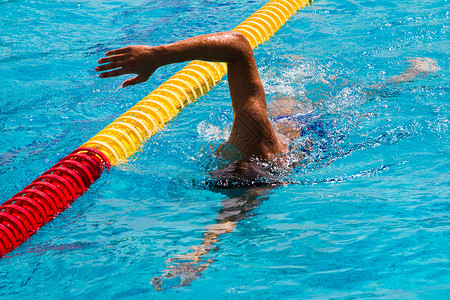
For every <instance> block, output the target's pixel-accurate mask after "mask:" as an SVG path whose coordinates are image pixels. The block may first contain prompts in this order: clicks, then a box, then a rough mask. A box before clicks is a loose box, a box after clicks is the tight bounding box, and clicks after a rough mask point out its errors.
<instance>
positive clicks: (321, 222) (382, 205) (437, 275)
mask: <svg viewBox="0 0 450 300" xmlns="http://www.w3.org/2000/svg"><path fill="white" fill-rule="evenodd" d="M447 2H448V1H430V0H428V1H418V0H407V1H405V0H403V1H399V0H396V1H383V0H381V1H369V0H361V1H353V0H347V1H345V0H344V1H342V0H329V1H325V0H324V1H316V3H315V4H314V5H313V6H311V7H308V8H306V9H304V10H302V11H301V12H299V13H298V14H296V15H295V16H294V17H293V18H292V19H291V20H290V21H289V22H288V23H287V24H286V25H285V26H284V27H283V28H282V29H281V30H280V31H279V32H278V33H277V34H276V35H275V36H274V37H273V38H272V39H271V40H270V41H269V42H267V43H266V44H264V45H262V46H260V47H259V48H258V49H257V50H256V51H255V55H256V60H257V63H258V66H259V68H260V70H261V77H262V79H263V82H264V86H265V89H266V91H267V94H268V100H269V101H274V100H275V99H276V98H277V97H280V96H288V97H294V98H296V99H298V100H299V101H300V102H302V103H303V104H305V105H306V104H312V105H314V106H315V107H316V110H317V111H318V112H320V113H321V114H323V117H322V122H323V123H322V124H323V127H324V130H325V131H326V135H323V134H321V133H320V131H318V130H311V131H309V132H307V133H306V134H305V136H304V137H303V138H302V139H303V140H306V139H311V140H312V150H311V153H310V155H309V157H308V158H307V159H305V160H304V161H303V162H302V164H301V165H300V166H298V167H296V168H294V169H293V170H291V171H289V172H287V173H286V174H284V175H283V176H285V177H288V178H289V179H291V180H293V181H296V182H297V184H292V185H286V186H282V187H277V188H274V189H272V190H261V189H259V190H257V189H253V190H250V191H242V190H235V191H229V192H228V193H227V194H226V193H223V192H219V191H215V190H208V189H204V188H201V185H199V184H197V183H198V182H201V181H202V180H203V179H204V177H205V173H206V172H207V171H210V170H211V169H213V168H214V167H215V166H216V165H217V163H216V162H215V161H214V160H213V159H212V158H211V153H212V150H211V149H212V148H214V147H215V146H216V145H217V144H218V143H220V142H221V141H223V139H224V138H225V136H226V133H227V131H229V129H230V124H231V122H232V112H231V106H230V103H229V102H230V101H229V95H228V88H227V85H226V81H224V82H222V83H221V84H219V86H217V87H216V88H215V89H214V90H213V91H212V92H210V93H209V94H208V95H206V96H205V97H204V98H202V99H201V100H199V101H198V102H196V103H195V104H192V105H191V106H189V107H188V108H186V109H185V110H184V111H183V112H181V113H180V114H179V115H178V117H177V118H176V119H175V120H173V121H172V122H171V123H170V124H169V125H168V126H167V128H166V129H165V130H164V131H162V132H160V133H158V134H157V135H155V136H154V137H152V138H151V140H149V141H148V143H147V144H146V145H145V147H144V148H143V150H142V151H141V152H140V153H138V154H137V155H136V156H135V157H134V158H133V160H132V161H130V162H129V163H128V164H126V165H124V166H122V167H118V168H114V169H113V170H112V171H111V172H109V173H108V174H104V175H103V176H102V178H101V179H100V180H98V181H97V182H96V183H95V184H94V185H93V186H92V187H91V190H90V191H88V192H87V193H86V194H85V195H83V196H82V197H80V198H79V199H78V200H77V201H76V202H75V203H74V204H73V206H72V207H71V208H69V209H67V210H66V211H65V212H63V213H62V214H61V215H60V216H58V217H57V218H56V219H55V220H53V221H52V222H51V223H49V224H47V225H46V226H44V227H43V228H42V229H41V230H40V231H39V232H38V233H37V234H35V235H34V236H33V237H32V238H31V239H30V240H29V241H28V242H26V243H25V244H24V245H22V246H21V247H19V248H18V249H16V250H14V251H13V252H11V253H10V254H8V255H7V256H5V257H3V258H2V259H0V278H1V281H0V298H4V299H27V298H38V299H40V298H44V297H49V298H54V299H59V298H78V299H80V298H101V299H103V298H106V299H115V298H130V299H134V298H143V297H147V298H150V299H152V298H162V299H174V298H176V299H178V298H180V299H209V298H212V299H222V298H231V299H235V298H243V299H253V298H255V299H273V298H283V299H299V298H306V299H316V298H318V299H328V298H338V299H354V298H357V299H359V298H364V299H367V298H382V299H446V298H449V290H450V284H449V282H450V276H449V275H448V274H449V272H448V270H449V267H450V264H449V259H450V258H449V254H448V253H450V251H449V250H450V244H449V236H450V235H449V225H450V221H449V204H448V196H449V191H450V187H449V183H448V182H449V170H450V164H449V160H448V157H449V156H450V153H449V152H450V149H449V142H448V140H449V108H450V107H449V102H448V100H449V86H450V84H449V80H448V77H449V54H450V53H449V48H450V45H449V25H448V24H449V12H448V4H447ZM264 3H265V1H259V0H258V1H245V2H244V1H217V0H214V1H187V0H184V1H183V0H180V1H175V0H172V1H162V0H156V1H121V2H118V1H117V2H116V1H102V2H99V1H77V2H70V1H59V2H56V1H55V2H50V1H0V11H1V14H0V28H1V34H0V72H1V74H2V75H1V78H2V80H1V81H0V86H1V88H0V99H1V101H2V102H1V103H2V105H1V106H0V139H1V140H2V143H0V191H1V195H2V198H1V199H0V202H3V201H6V200H7V199H9V198H10V197H11V196H13V195H14V194H15V193H16V192H17V191H19V190H20V189H22V188H23V187H24V186H25V185H27V184H28V183H29V182H30V181H32V180H33V179H35V178H36V177H37V176H39V175H40V174H41V173H43V172H44V171H46V170H47V169H49V168H50V167H51V166H52V165H53V164H54V163H55V162H57V161H58V160H59V159H61V158H62V157H63V156H65V155H66V154H68V153H69V152H71V151H72V150H74V149H75V148H76V147H78V146H79V145H81V144H82V143H83V142H85V141H86V140H88V139H89V138H90V137H92V136H93V135H95V134H96V133H97V132H98V131H100V130H101V129H102V128H103V127H104V126H106V125H108V124H109V123H110V122H112V121H113V120H114V119H115V118H116V117H118V116H119V115H120V114H121V113H123V112H124V111H125V110H126V109H127V108H128V107H130V106H132V105H133V104H134V103H136V102H137V101H139V100H140V99H141V98H142V97H144V96H145V95H146V94H147V93H148V92H150V91H152V90H153V89H154V88H155V87H157V86H158V85H159V84H160V83H161V82H163V81H164V80H165V79H167V78H168V77H169V76H170V75H171V74H173V73H174V72H175V71H177V70H178V69H179V68H181V66H182V65H174V66H168V67H164V68H163V69H160V70H158V71H157V72H156V73H155V74H154V76H153V77H152V79H151V80H150V81H149V82H148V83H146V84H143V85H140V86H136V87H131V88H127V89H120V90H117V87H118V86H119V85H120V83H121V80H120V79H110V80H100V79H99V78H98V77H96V75H95V72H94V71H93V69H94V67H95V64H96V60H97V59H98V58H100V57H101V56H102V54H103V53H104V52H105V51H107V50H110V49H113V48H115V47H121V46H124V45H129V44H154V45H156V44H161V43H167V42H172V41H175V40H179V39H183V38H187V37H190V36H193V35H197V34H204V33H209V32H215V31H223V30H228V29H231V28H233V27H234V26H236V25H237V24H239V23H240V22H241V21H242V20H244V19H245V18H246V17H247V16H248V15H250V14H251V13H252V12H254V11H255V10H256V9H258V8H259V7H261V6H262V5H263V4H264ZM298 57H302V58H303V59H298ZM414 57H429V58H431V59H434V60H436V62H437V65H439V67H440V68H441V70H439V71H437V72H436V73H433V74H430V75H428V76H427V77H425V78H421V79H419V80H416V81H413V82H408V83H405V84H402V85H396V86H390V87H386V88H384V89H382V90H381V91H373V90H371V89H370V88H368V86H370V85H372V84H374V83H380V82H382V81H383V80H384V79H386V78H388V77H390V76H393V75H397V74H399V73H401V72H402V71H403V70H404V69H405V68H406V67H407V63H405V62H406V61H407V60H408V59H411V58H414ZM299 142H301V141H299ZM193 182H194V183H193ZM233 201H235V202H239V201H240V202H241V203H243V204H246V205H247V206H246V210H248V213H247V214H246V218H243V217H241V219H242V220H241V221H240V222H239V223H238V224H237V226H236V227H235V228H234V230H233V231H232V232H230V233H227V234H224V235H222V236H221V237H220V241H218V242H217V243H216V244H215V247H216V248H215V249H214V251H211V252H210V253H209V254H207V255H206V256H205V257H204V260H203V264H205V263H206V264H207V265H208V267H207V268H206V269H204V270H203V272H202V274H201V276H196V274H195V273H193V272H185V273H183V274H184V275H183V276H184V277H183V278H182V279H183V280H187V281H189V280H192V279H195V280H192V281H191V282H190V285H186V286H183V287H178V288H176V287H175V286H177V285H179V283H180V282H181V281H182V279H181V278H178V277H175V278H170V279H166V280H163V282H162V287H163V291H155V290H154V288H153V286H152V285H151V284H150V281H152V279H153V278H155V277H157V276H161V275H162V274H164V273H165V272H166V270H167V269H168V268H169V267H170V266H171V265H178V266H183V265H182V264H181V263H182V262H175V263H174V262H172V263H171V262H168V261H169V260H171V259H172V260H173V259H175V258H177V257H178V256H179V255H183V254H186V253H189V252H191V251H192V250H190V248H191V247H193V246H196V245H199V244H200V243H201V242H202V238H203V233H204V232H205V227H207V226H208V225H211V224H214V223H215V222H216V221H215V219H216V218H217V217H218V214H219V213H220V210H221V209H222V207H223V204H224V205H227V206H229V205H230V202H233ZM244 210H245V209H244ZM185 262H186V261H185ZM200 264H201V263H200ZM191 271H192V269H191ZM197 275H198V274H197ZM196 277H198V278H196Z"/></svg>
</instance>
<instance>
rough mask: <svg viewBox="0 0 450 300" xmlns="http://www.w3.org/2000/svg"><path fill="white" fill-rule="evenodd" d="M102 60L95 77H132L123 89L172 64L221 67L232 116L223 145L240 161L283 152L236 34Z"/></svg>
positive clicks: (131, 50) (248, 54)
mask: <svg viewBox="0 0 450 300" xmlns="http://www.w3.org/2000/svg"><path fill="white" fill-rule="evenodd" d="M105 55H106V56H105V57H104V58H101V59H99V61H98V62H99V64H101V65H100V66H97V67H96V71H98V72H102V73H101V74H100V77H102V78H107V77H115V76H120V75H124V74H137V76H136V77H134V78H132V79H128V80H126V81H124V82H123V84H122V86H124V87H125V86H128V85H134V84H137V83H140V82H144V81H147V80H148V78H149V77H150V76H151V75H152V74H153V73H154V72H155V71H156V69H158V68H159V67H161V66H164V65H168V64H172V63H178V62H184V61H190V60H196V59H200V60H206V61H214V62H226V63H227V65H228V85H229V89H230V95H231V101H232V106H233V111H234V114H235V120H234V123H233V128H232V130H231V135H230V138H229V143H230V144H232V145H233V146H235V147H236V148H238V149H239V150H240V151H241V152H243V154H244V155H246V156H252V155H256V156H262V157H265V158H268V157H270V156H272V155H276V154H278V153H279V152H281V151H282V150H284V149H285V145H282V144H281V142H280V141H279V140H278V138H277V137H276V135H275V132H274V130H273V128H272V126H271V124H270V121H269V118H268V117H267V107H266V96H265V92H264V88H263V85H262V83H261V79H260V77H259V73H258V69H257V67H256V62H255V59H254V56H253V49H252V48H251V45H250V43H249V42H248V40H247V39H246V38H245V36H244V35H242V34H241V33H238V32H222V33H215V34H208V35H202V36H197V37H193V38H190V39H186V40H183V41H179V42H175V43H172V44H168V45H162V46H156V47H150V46H129V47H126V48H121V49H116V50H112V51H108V52H106V54H105Z"/></svg>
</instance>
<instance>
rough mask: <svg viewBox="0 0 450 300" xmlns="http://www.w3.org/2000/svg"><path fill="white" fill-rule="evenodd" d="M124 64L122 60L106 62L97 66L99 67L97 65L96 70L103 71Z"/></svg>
mask: <svg viewBox="0 0 450 300" xmlns="http://www.w3.org/2000/svg"><path fill="white" fill-rule="evenodd" d="M122 66H123V62H122V61H116V62H112V63H109V64H106V65H101V66H97V67H95V71H97V72H102V71H107V70H112V69H117V68H119V67H122Z"/></svg>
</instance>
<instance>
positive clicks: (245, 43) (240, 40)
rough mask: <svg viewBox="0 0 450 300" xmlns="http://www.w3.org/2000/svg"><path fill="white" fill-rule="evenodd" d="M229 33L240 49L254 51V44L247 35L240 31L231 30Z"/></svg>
mask: <svg viewBox="0 0 450 300" xmlns="http://www.w3.org/2000/svg"><path fill="white" fill-rule="evenodd" d="M229 34H230V38H231V40H232V42H233V44H235V45H236V46H237V47H238V48H239V49H241V50H247V51H248V50H250V51H253V49H252V45H251V44H250V41H249V40H248V39H247V38H246V37H245V35H243V34H242V33H240V32H238V31H230V32H229Z"/></svg>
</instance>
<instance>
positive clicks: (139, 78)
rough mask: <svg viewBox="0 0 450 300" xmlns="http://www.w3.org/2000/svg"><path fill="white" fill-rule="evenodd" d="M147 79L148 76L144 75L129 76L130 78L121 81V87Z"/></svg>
mask: <svg viewBox="0 0 450 300" xmlns="http://www.w3.org/2000/svg"><path fill="white" fill-rule="evenodd" d="M147 79H148V78H146V77H144V76H141V75H138V76H136V77H133V78H131V79H128V80H125V81H124V82H123V83H122V87H127V86H129V85H135V84H138V83H142V82H145V81H147Z"/></svg>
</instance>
